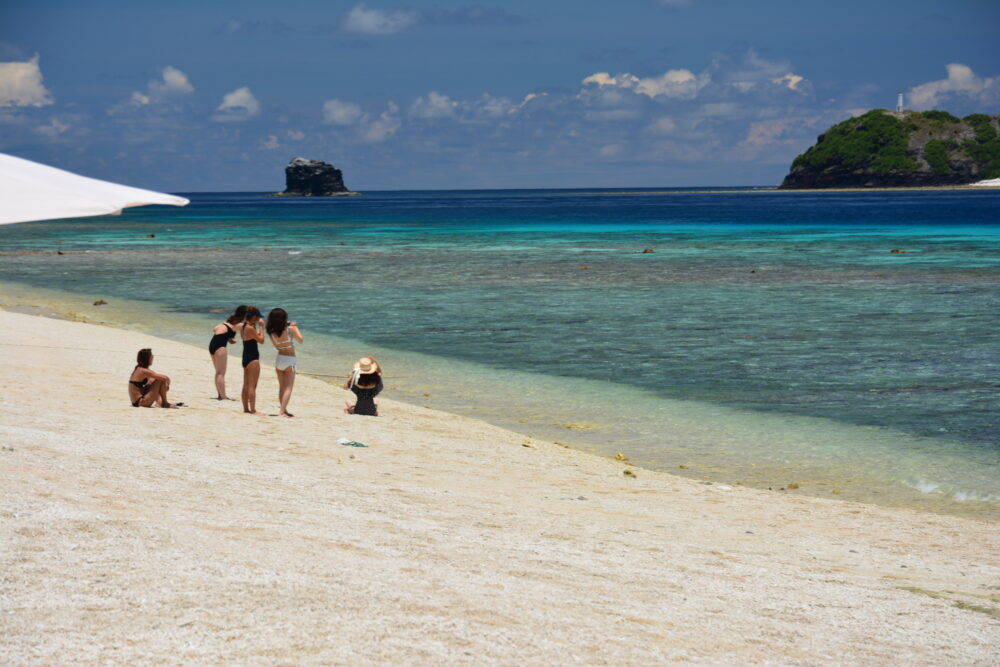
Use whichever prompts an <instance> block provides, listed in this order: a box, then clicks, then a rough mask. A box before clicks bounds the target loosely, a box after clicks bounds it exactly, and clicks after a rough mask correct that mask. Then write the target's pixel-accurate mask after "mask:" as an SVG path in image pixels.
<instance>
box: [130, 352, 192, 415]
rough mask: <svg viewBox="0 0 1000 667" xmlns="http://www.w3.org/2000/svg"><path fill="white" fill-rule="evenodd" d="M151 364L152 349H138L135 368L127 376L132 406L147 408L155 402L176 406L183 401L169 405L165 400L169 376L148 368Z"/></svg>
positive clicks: (162, 405)
mask: <svg viewBox="0 0 1000 667" xmlns="http://www.w3.org/2000/svg"><path fill="white" fill-rule="evenodd" d="M152 365H153V351H152V350H151V349H149V348H148V347H144V348H143V349H141V350H139V353H138V354H137V355H136V356H135V368H133V369H132V375H130V376H129V378H128V400H129V401H131V402H132V407H133V408H138V407H143V408H149V407H152V406H153V404H154V403H156V404H157V405H158V406H160V407H161V408H177V407H180V406H181V405H183V403H177V404H174V405H171V404H170V402H169V401H167V390H168V389H170V378H169V377H167V376H166V375H164V374H163V373H157V372H156V371H153V370H150V368H149V367H150V366H152Z"/></svg>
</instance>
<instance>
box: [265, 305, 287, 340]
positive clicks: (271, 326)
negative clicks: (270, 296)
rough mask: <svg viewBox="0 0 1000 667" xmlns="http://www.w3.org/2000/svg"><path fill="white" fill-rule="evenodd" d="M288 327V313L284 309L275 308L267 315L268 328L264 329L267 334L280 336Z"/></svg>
mask: <svg viewBox="0 0 1000 667" xmlns="http://www.w3.org/2000/svg"><path fill="white" fill-rule="evenodd" d="M286 326H288V313H286V312H285V311H284V309H283V308H274V309H273V310H271V312H270V313H268V314H267V326H265V327H264V329H266V330H267V333H269V334H274V335H275V336H280V335H281V332H282V331H284V330H285V327H286Z"/></svg>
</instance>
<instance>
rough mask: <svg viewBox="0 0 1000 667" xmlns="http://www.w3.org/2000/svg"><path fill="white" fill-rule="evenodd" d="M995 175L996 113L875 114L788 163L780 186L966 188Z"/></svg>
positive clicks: (998, 151)
mask: <svg viewBox="0 0 1000 667" xmlns="http://www.w3.org/2000/svg"><path fill="white" fill-rule="evenodd" d="M991 178H1000V115H996V116H987V115H986V114H981V113H975V114H971V115H969V116H966V117H965V118H957V117H955V116H953V115H952V114H950V113H948V112H947V111H938V110H933V111H922V112H921V111H901V112H894V111H888V110H886V109H873V110H872V111H869V112H867V113H865V114H863V115H861V116H857V117H855V118H850V119H848V120H845V121H843V122H842V123H838V124H836V125H834V126H833V127H831V128H830V129H828V130H827V131H826V132H824V133H823V134H821V135H819V137H818V138H817V140H816V144H815V145H813V146H812V147H810V148H809V149H808V150H806V152H805V153H802V154H801V155H799V156H798V157H797V158H795V160H794V161H793V162H792V168H791V170H790V171H789V173H788V175H787V176H786V177H785V180H784V181H783V182H782V184H781V188H782V189H789V190H792V189H815V188H892V187H934V186H949V185H967V184H969V183H974V182H976V181H979V180H983V179H991Z"/></svg>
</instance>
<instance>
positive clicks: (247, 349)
mask: <svg viewBox="0 0 1000 667" xmlns="http://www.w3.org/2000/svg"><path fill="white" fill-rule="evenodd" d="M241 333H242V338H243V394H242V398H243V412H246V413H249V414H251V415H263V414H264V413H263V412H257V380H259V379H260V350H258V349H257V344H258V343H263V342H264V322H263V321H262V320H261V318H260V311H259V310H257V308H256V307H255V306H249V307H248V308H247V314H246V319H245V320H244V321H243V326H242V328H241Z"/></svg>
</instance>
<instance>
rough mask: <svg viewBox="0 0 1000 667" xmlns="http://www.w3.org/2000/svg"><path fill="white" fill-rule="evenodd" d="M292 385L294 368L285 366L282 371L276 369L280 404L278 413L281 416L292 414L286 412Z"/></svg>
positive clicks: (293, 383) (293, 382)
mask: <svg viewBox="0 0 1000 667" xmlns="http://www.w3.org/2000/svg"><path fill="white" fill-rule="evenodd" d="M294 385H295V368H286V369H285V370H283V371H278V402H279V403H280V404H281V409H280V410H278V415H280V416H282V417H291V416H292V415H291V414H290V413H289V412H288V401H290V400H291V398H292V387H293V386H294Z"/></svg>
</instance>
